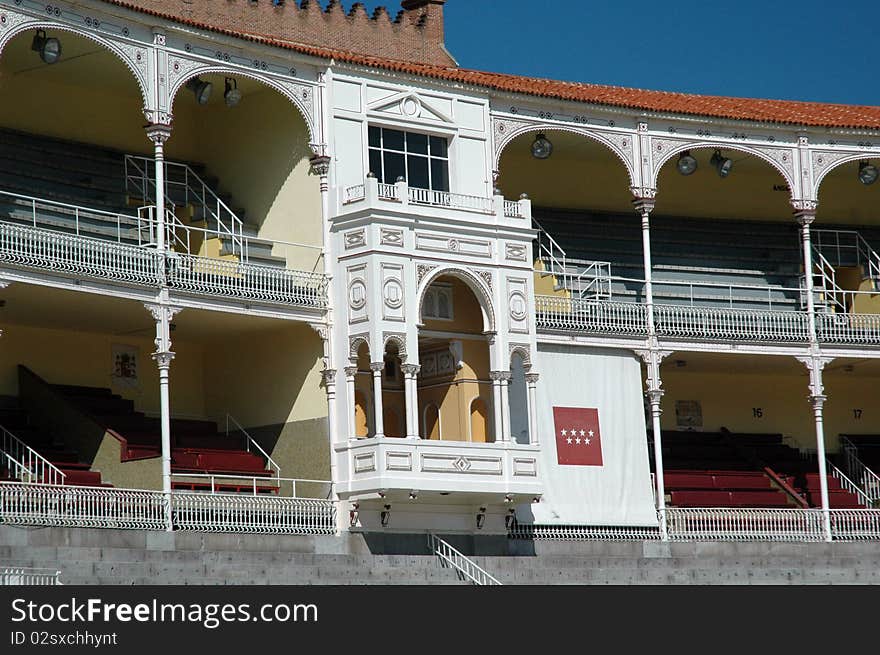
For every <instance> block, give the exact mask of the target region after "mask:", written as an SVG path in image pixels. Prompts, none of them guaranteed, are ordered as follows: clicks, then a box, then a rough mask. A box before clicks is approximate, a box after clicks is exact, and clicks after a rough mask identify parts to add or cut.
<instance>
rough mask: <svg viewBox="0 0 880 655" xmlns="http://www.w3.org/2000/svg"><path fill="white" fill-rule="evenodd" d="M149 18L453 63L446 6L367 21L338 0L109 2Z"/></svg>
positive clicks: (419, 5) (423, 2) (408, 1)
mask: <svg viewBox="0 0 880 655" xmlns="http://www.w3.org/2000/svg"><path fill="white" fill-rule="evenodd" d="M109 1H110V2H113V3H114V4H120V5H123V6H126V7H131V8H133V9H136V10H137V9H140V10H144V11H147V12H149V13H153V14H159V15H163V16H168V17H170V18H172V19H173V17H178V16H179V17H181V18H184V19H187V20H189V21H193V22H196V23H200V24H203V25H207V26H210V27H215V28H221V29H225V30H231V31H235V32H242V33H246V34H250V35H258V36H266V37H270V38H274V39H280V40H285V41H292V42H295V43H299V44H305V45H311V46H318V47H328V48H336V49H340V50H347V51H350V52H356V53H359V54H364V55H372V56H379V57H386V58H389V59H398V60H402V61H412V62H419V63H426V64H436V65H441V66H454V65H455V61H454V60H453V59H452V57H451V56H450V55H449V54H448V53H447V52H446V50H445V49H444V48H443V5H444V4H445V0H403V2H402V3H401V6H402V9H401V10H400V11H399V12H398V13H397V14H396V15H395V16H391V15H389V14H388V11H387V10H386V9H385V8H384V7H380V8H379V9H377V10H376V11H375V12H373V14H372V15H368V14H367V12H366V9H365V8H364V6H363V5H362V4H361V3H359V2H355V3H354V4H352V5H350V7H349V8H347V9H346V8H345V7H343V5H342V3H341V2H340V1H339V0H324V2H323V3H322V2H321V1H319V0H300V1H299V2H297V0H286V1H285V2H283V3H281V4H276V2H278V0H123V1H118V0H109Z"/></svg>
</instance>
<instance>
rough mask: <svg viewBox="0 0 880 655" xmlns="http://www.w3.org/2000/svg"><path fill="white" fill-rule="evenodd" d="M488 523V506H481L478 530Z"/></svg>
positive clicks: (478, 514)
mask: <svg viewBox="0 0 880 655" xmlns="http://www.w3.org/2000/svg"><path fill="white" fill-rule="evenodd" d="M485 523H486V508H485V507H481V508H480V511H479V512H477V530H482V529H483V525H484V524H485Z"/></svg>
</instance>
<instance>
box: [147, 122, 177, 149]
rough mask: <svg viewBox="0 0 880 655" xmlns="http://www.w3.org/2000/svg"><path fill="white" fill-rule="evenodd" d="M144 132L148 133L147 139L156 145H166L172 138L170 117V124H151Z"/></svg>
mask: <svg viewBox="0 0 880 655" xmlns="http://www.w3.org/2000/svg"><path fill="white" fill-rule="evenodd" d="M144 131H145V132H146V133H147V138H148V139H149V140H150V141H152V142H153V143H154V144H164V143H165V142H166V141H168V139H170V138H171V122H170V117H169V122H168V123H167V124H165V123H150V124H149V125H146V126H145V127H144Z"/></svg>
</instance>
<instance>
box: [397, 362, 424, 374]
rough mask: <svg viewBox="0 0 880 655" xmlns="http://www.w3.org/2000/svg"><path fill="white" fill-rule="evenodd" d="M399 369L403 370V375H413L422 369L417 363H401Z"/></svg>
mask: <svg viewBox="0 0 880 655" xmlns="http://www.w3.org/2000/svg"><path fill="white" fill-rule="evenodd" d="M400 370H401V371H403V374H404V375H409V376H412V377H415V376H417V375H418V374H419V371H421V370H422V367H421V366H420V365H419V364H401V365H400Z"/></svg>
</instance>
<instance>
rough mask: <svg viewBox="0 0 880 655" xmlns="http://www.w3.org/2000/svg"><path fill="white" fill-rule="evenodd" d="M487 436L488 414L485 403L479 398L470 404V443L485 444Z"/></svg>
mask: <svg viewBox="0 0 880 655" xmlns="http://www.w3.org/2000/svg"><path fill="white" fill-rule="evenodd" d="M488 434H489V412H488V410H487V409H486V401H485V400H483V399H482V398H480V397H477V398H474V399H473V401H472V402H471V441H473V442H476V443H486V441H487V435H488Z"/></svg>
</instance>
